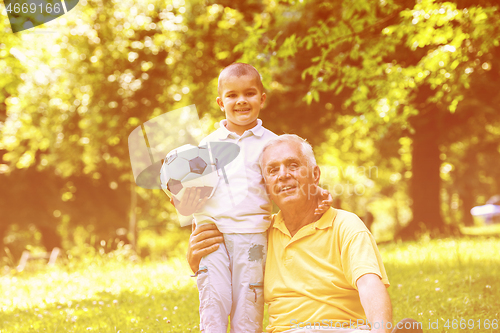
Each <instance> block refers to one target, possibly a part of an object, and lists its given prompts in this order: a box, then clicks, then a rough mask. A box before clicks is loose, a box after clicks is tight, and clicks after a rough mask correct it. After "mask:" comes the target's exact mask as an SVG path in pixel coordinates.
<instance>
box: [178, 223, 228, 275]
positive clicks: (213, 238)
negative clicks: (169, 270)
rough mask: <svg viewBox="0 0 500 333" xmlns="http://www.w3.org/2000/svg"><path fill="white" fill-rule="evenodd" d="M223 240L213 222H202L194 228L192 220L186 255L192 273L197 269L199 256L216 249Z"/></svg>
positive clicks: (201, 256)
mask: <svg viewBox="0 0 500 333" xmlns="http://www.w3.org/2000/svg"><path fill="white" fill-rule="evenodd" d="M223 241H224V237H223V236H222V233H221V232H220V231H219V229H217V226H216V225H215V224H211V223H210V224H202V225H200V226H199V227H198V228H196V227H195V224H194V222H193V224H192V232H191V236H189V246H188V251H187V255H186V258H187V261H188V263H189V267H191V270H192V271H193V273H196V272H197V271H198V269H199V267H200V261H201V258H203V257H204V256H206V255H207V254H209V253H212V252H214V251H215V250H217V249H218V248H219V246H220V245H219V243H222V242H223Z"/></svg>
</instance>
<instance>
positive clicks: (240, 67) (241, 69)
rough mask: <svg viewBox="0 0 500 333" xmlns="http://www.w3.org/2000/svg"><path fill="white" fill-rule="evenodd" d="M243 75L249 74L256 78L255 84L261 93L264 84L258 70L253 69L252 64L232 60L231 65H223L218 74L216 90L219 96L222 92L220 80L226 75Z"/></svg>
mask: <svg viewBox="0 0 500 333" xmlns="http://www.w3.org/2000/svg"><path fill="white" fill-rule="evenodd" d="M243 75H251V76H253V77H254V78H255V79H256V80H257V86H258V88H259V90H260V92H261V93H263V92H264V85H263V84H262V77H261V76H260V74H259V71H257V69H255V67H253V66H252V65H249V64H245V63H242V62H234V63H232V64H231V65H229V66H227V67H225V68H224V69H223V70H222V71H221V72H220V74H219V81H218V85H217V92H218V94H219V96H221V93H222V81H223V80H224V79H225V78H226V77H228V76H236V77H240V76H243Z"/></svg>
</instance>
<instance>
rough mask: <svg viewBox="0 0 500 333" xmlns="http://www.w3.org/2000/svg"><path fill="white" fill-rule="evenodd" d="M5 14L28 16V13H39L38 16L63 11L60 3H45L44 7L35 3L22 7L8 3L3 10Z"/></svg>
mask: <svg viewBox="0 0 500 333" xmlns="http://www.w3.org/2000/svg"><path fill="white" fill-rule="evenodd" d="M5 10H6V11H7V13H9V14H10V13H14V14H28V13H32V14H35V13H39V14H44V13H47V14H52V13H55V14H59V13H61V12H62V11H63V8H62V4H60V3H55V4H51V3H46V4H45V6H44V4H42V3H40V4H38V5H37V4H35V3H30V4H27V3H23V4H22V5H21V4H20V3H15V4H14V5H12V3H9V4H8V5H7V7H6V8H5Z"/></svg>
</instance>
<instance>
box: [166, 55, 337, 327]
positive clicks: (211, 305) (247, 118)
mask: <svg viewBox="0 0 500 333" xmlns="http://www.w3.org/2000/svg"><path fill="white" fill-rule="evenodd" d="M218 93H219V97H217V104H218V105H219V107H220V109H221V110H222V111H223V112H224V113H225V115H226V119H225V120H222V121H221V122H220V128H219V129H217V130H216V131H215V132H213V133H212V134H210V135H208V136H207V137H206V138H205V139H204V140H202V142H201V143H200V145H204V144H206V143H207V142H231V143H235V144H237V145H238V146H239V147H240V152H239V154H238V156H237V157H236V158H235V159H234V160H233V161H232V162H230V163H229V164H228V165H227V166H226V167H225V176H224V179H221V181H220V183H219V187H218V188H217V190H216V191H215V193H214V195H213V196H212V198H210V199H209V200H207V198H200V191H199V189H194V188H191V189H187V190H186V193H185V194H184V197H183V199H182V200H181V202H175V206H176V208H177V210H178V211H179V212H180V213H181V214H183V215H190V214H191V213H194V212H196V213H195V214H194V219H195V222H196V225H197V226H199V225H200V224H203V223H215V224H216V225H217V228H218V229H219V230H220V231H221V232H222V233H223V234H224V243H223V244H221V246H219V248H218V249H217V250H216V251H215V252H213V253H211V254H209V255H207V256H205V257H203V258H202V260H201V263H200V267H199V270H198V272H196V274H195V276H197V285H198V290H199V293H200V321H201V323H200V329H201V331H203V332H207V333H214V332H217V333H219V332H224V333H225V332H227V325H228V316H230V317H231V332H245V333H246V332H259V333H260V332H262V319H263V308H264V298H263V291H262V290H263V288H262V287H263V281H264V266H265V259H266V253H267V233H266V231H267V229H268V227H269V225H270V221H271V220H270V217H271V210H272V204H271V201H270V199H269V197H268V195H267V193H266V190H265V186H264V180H263V178H262V174H261V170H260V167H259V163H258V159H259V155H260V153H261V151H262V148H263V147H264V145H265V144H266V143H267V142H268V141H269V140H271V139H272V138H274V137H276V134H274V133H272V132H271V131H269V130H267V129H265V128H264V127H262V121H261V120H260V119H258V116H259V113H260V110H261V108H262V107H263V105H264V102H265V100H266V94H265V92H264V87H263V85H262V81H261V77H260V74H259V72H258V71H257V70H256V69H255V68H254V67H253V66H251V65H248V64H243V63H234V64H232V65H230V66H228V67H226V68H224V69H223V70H222V72H221V74H220V75H219V81H218ZM330 201H331V199H330ZM330 201H324V202H323V205H322V206H321V207H319V208H320V209H324V210H326V209H327V207H328V206H329V204H331V202H330ZM322 212H323V211H322Z"/></svg>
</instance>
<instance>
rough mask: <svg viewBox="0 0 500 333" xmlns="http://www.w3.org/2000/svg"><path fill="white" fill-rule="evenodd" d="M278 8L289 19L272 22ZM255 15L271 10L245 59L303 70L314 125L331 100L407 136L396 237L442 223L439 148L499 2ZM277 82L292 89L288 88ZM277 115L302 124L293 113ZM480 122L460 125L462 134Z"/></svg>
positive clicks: (289, 5) (492, 40)
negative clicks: (402, 211)
mask: <svg viewBox="0 0 500 333" xmlns="http://www.w3.org/2000/svg"><path fill="white" fill-rule="evenodd" d="M280 11H284V12H287V13H288V14H289V15H288V16H287V17H292V18H293V20H290V21H286V22H284V21H281V22H280V24H279V25H278V27H277V26H276V25H272V24H271V23H269V22H273V23H274V21H273V20H278V19H277V18H276V17H277V16H278V15H277V14H278V13H280V14H281V12H280ZM262 17H268V20H267V25H266V24H264V23H263V24H261V25H259V24H258V25H256V26H255V27H254V31H253V32H254V34H256V35H258V36H259V38H255V39H253V40H250V41H247V42H245V43H243V44H242V46H241V48H240V49H245V50H249V51H248V54H249V55H248V56H247V57H246V58H245V59H248V58H251V57H252V56H254V55H256V54H259V53H262V54H264V55H265V56H261V58H266V57H267V58H266V59H270V60H269V61H270V63H271V65H272V66H274V67H275V68H276V67H279V66H281V65H283V64H286V65H285V68H287V69H288V68H289V69H290V70H291V71H295V72H300V73H301V74H302V78H303V79H304V81H303V83H301V84H306V85H307V86H308V87H309V89H308V90H309V91H308V92H307V94H306V95H305V96H304V100H305V101H307V102H308V104H309V105H312V106H314V107H313V108H304V112H303V113H302V114H304V115H305V114H307V115H308V116H310V117H315V118H316V119H319V120H320V122H319V124H317V125H318V126H317V127H315V129H316V130H319V129H321V128H322V120H323V119H328V113H329V111H328V110H327V109H326V108H324V107H323V105H321V104H319V102H320V101H321V102H327V103H330V104H331V105H332V106H335V107H334V110H338V112H339V113H338V114H339V115H342V114H345V113H349V114H352V115H363V116H364V118H365V119H367V121H368V123H369V124H371V126H372V128H373V129H375V130H377V132H375V133H373V134H372V135H373V136H374V137H377V136H378V137H379V140H380V139H383V138H384V136H385V135H386V133H388V131H391V132H392V135H390V137H405V136H407V137H409V138H411V140H412V147H411V148H412V151H411V154H412V159H411V161H412V166H411V172H412V179H411V186H410V197H411V199H412V202H413V204H412V211H413V220H412V221H411V223H410V224H409V225H408V226H406V228H405V229H403V230H401V233H400V236H402V237H405V238H406V237H413V236H414V235H415V234H416V233H419V232H422V231H425V230H430V231H431V232H446V230H447V229H448V226H447V225H446V224H445V222H444V220H443V218H442V216H441V200H440V199H441V198H440V189H441V176H440V167H441V163H442V161H441V159H440V156H441V150H440V147H441V146H442V145H443V144H445V143H449V142H450V138H449V135H450V133H449V131H448V128H447V126H448V124H449V121H450V120H453V119H460V118H463V119H467V120H468V119H470V118H471V114H470V113H465V111H464V109H463V108H462V105H463V104H464V103H463V102H462V101H463V99H464V97H465V96H466V95H467V91H468V90H469V89H470V90H474V87H472V86H471V84H472V83H473V82H475V81H474V77H476V76H481V75H484V74H485V72H486V71H488V70H489V69H490V68H491V66H492V64H493V62H492V60H491V59H488V54H491V53H494V52H496V50H497V49H498V45H499V39H498V36H499V35H498V23H499V19H500V17H499V13H498V8H497V4H496V3H494V2H491V1H457V2H444V1H434V0H422V1H418V2H414V1H383V2H380V1H355V2H352V1H338V2H327V3H325V2H320V1H304V2H301V3H296V2H293V1H286V2H283V4H282V5H281V6H269V7H267V12H266V13H265V14H264V15H263V16H262ZM266 40H267V41H268V43H262V41H266ZM261 45H265V46H261ZM277 72H280V73H281V74H282V73H283V72H286V73H289V71H287V70H286V69H285V71H281V70H277ZM274 77H279V76H278V75H275V76H274ZM283 85H284V86H285V87H286V88H284V89H283V90H288V96H293V94H294V87H293V86H291V85H289V84H286V83H285V84H283ZM477 88H478V90H479V89H481V87H479V86H478V87H477ZM474 91H475V92H476V93H477V92H479V91H477V90H474ZM489 97H491V96H489ZM294 100H295V101H296V102H298V101H297V99H294ZM488 103H491V102H484V103H482V105H487V104H488ZM306 111H307V112H306ZM478 112H479V113H481V114H484V115H485V117H489V118H495V119H496V120H497V121H498V118H497V117H496V114H492V113H491V110H490V109H487V108H483V109H481V110H476V111H475V116H477V113H478ZM487 115H491V117H490V116H487ZM278 117H279V116H278ZM279 118H280V119H283V120H284V122H285V123H287V120H288V119H290V122H291V123H292V124H293V125H294V126H297V127H302V126H301V124H300V123H299V121H300V120H299V119H297V118H293V117H288V116H287V117H286V118H285V117H283V116H281V117H279ZM325 122H326V123H328V122H327V121H323V123H325ZM318 127H319V128H318ZM481 130H482V129H481V128H480V127H475V128H473V129H468V131H462V133H461V135H462V136H461V138H460V139H464V137H467V136H472V135H475V133H477V132H475V131H481ZM304 133H306V134H307V133H308V132H307V131H305V132H304ZM309 133H310V132H309ZM389 157H391V155H389V156H383V158H389Z"/></svg>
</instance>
